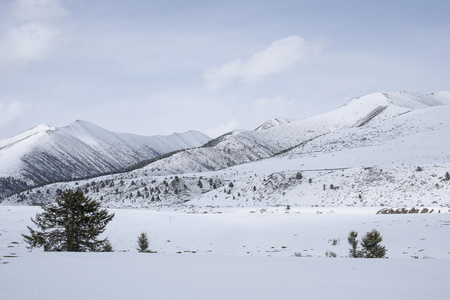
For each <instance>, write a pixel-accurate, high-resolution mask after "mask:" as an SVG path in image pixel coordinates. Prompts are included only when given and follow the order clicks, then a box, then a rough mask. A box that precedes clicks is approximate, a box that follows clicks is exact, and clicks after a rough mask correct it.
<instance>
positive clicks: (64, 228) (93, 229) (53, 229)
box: [22, 190, 114, 252]
mask: <svg viewBox="0 0 450 300" xmlns="http://www.w3.org/2000/svg"><path fill="white" fill-rule="evenodd" d="M42 209H43V210H44V212H42V213H39V214H36V217H35V219H33V218H31V221H32V222H33V223H34V224H35V225H36V226H38V228H39V230H40V231H38V230H34V229H32V228H31V227H29V226H28V230H29V231H30V235H24V234H23V235H22V236H23V237H24V239H25V241H26V242H27V243H28V244H29V248H30V249H32V248H35V247H43V248H44V250H45V251H74V252H84V251H100V250H101V247H102V246H103V245H104V243H105V240H99V239H98V236H99V235H100V234H101V233H102V232H104V231H105V228H106V225H107V224H108V223H109V222H110V221H111V220H112V219H113V217H114V214H108V211H107V210H106V209H101V206H100V202H97V201H95V200H91V199H90V198H87V197H85V196H84V194H83V192H82V191H81V190H77V191H72V190H67V191H65V192H64V193H62V194H61V196H60V197H58V198H57V199H56V202H55V203H52V204H49V205H46V206H42Z"/></svg>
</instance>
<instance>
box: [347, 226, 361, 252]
mask: <svg viewBox="0 0 450 300" xmlns="http://www.w3.org/2000/svg"><path fill="white" fill-rule="evenodd" d="M357 237H358V233H357V232H356V231H354V230H352V231H350V233H349V235H348V238H347V239H348V243H349V244H350V246H352V248H351V249H350V253H349V256H350V257H353V258H357V257H361V251H359V250H358V241H357V240H356V238H357Z"/></svg>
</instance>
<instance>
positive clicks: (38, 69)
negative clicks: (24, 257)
mask: <svg viewBox="0 0 450 300" xmlns="http://www.w3.org/2000/svg"><path fill="white" fill-rule="evenodd" d="M449 16H450V1H446V0H440V1H436V0H427V1H423V0H387V1H383V0H378V1H372V0H371V1H368V0H367V1H364V0H342V1H338V0H314V1H302V0H274V1H269V0H260V1H254V0H252V1H247V0H238V1H234V0H227V1H206V0H205V1H202V0H197V1H190V0H175V1H172V0H157V1H154V0H127V1H125V0H95V1H93V0H9V1H8V0H0V138H6V137H10V136H13V135H15V134H17V133H20V132H23V131H25V130H27V129H29V128H32V127H34V126H36V125H38V124H42V123H45V124H48V125H52V126H56V127H61V126H66V125H68V124H70V123H72V122H73V121H75V120H77V119H81V120H85V121H89V122H92V123H94V124H97V125H99V126H101V127H104V128H106V129H108V130H110V131H115V132H130V133H135V134H141V135H157V134H171V133H173V132H184V131H187V130H190V129H195V130H200V131H202V132H204V133H206V134H208V135H209V136H211V137H216V136H217V135H220V134H223V133H225V132H228V131H231V130H234V129H254V128H256V127H257V126H259V125H260V124H261V123H263V122H265V121H266V120H268V119H271V118H275V117H281V118H289V119H302V118H305V117H309V116H313V115H317V114H319V113H323V112H326V111H329V110H332V109H335V108H337V107H339V106H340V105H342V104H344V103H345V102H347V101H349V100H350V99H352V98H353V97H358V96H361V95H365V94H369V93H372V92H377V91H401V90H408V91H415V92H420V93H431V92H436V91H443V90H447V91H448V90H450V87H449V84H450V17H449Z"/></svg>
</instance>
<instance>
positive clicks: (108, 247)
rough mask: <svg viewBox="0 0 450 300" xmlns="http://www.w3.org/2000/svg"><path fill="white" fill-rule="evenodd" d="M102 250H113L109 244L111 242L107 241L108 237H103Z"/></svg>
mask: <svg viewBox="0 0 450 300" xmlns="http://www.w3.org/2000/svg"><path fill="white" fill-rule="evenodd" d="M102 251H103V252H114V249H113V246H112V244H111V242H110V241H109V239H108V238H106V239H105V241H104V243H103V249H102Z"/></svg>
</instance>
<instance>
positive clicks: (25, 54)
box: [0, 0, 66, 75]
mask: <svg viewBox="0 0 450 300" xmlns="http://www.w3.org/2000/svg"><path fill="white" fill-rule="evenodd" d="M11 8H12V9H11V16H12V17H13V20H14V21H15V22H12V23H11V24H12V25H11V26H10V27H9V28H6V30H4V31H3V32H0V75H9V73H10V72H11V71H14V70H17V69H19V70H20V69H22V68H26V67H27V66H28V64H29V63H31V62H36V61H44V60H46V59H48V58H49V57H50V56H51V55H52V53H54V51H55V50H56V48H57V47H58V46H59V44H60V43H61V40H63V39H61V37H62V36H63V32H62V30H61V29H60V28H59V27H58V25H59V24H58V22H57V21H58V20H59V19H61V18H63V17H64V16H65V15H66V10H65V9H64V7H63V6H62V4H61V2H60V1H59V0H16V1H14V2H13V3H12V5H11Z"/></svg>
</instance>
